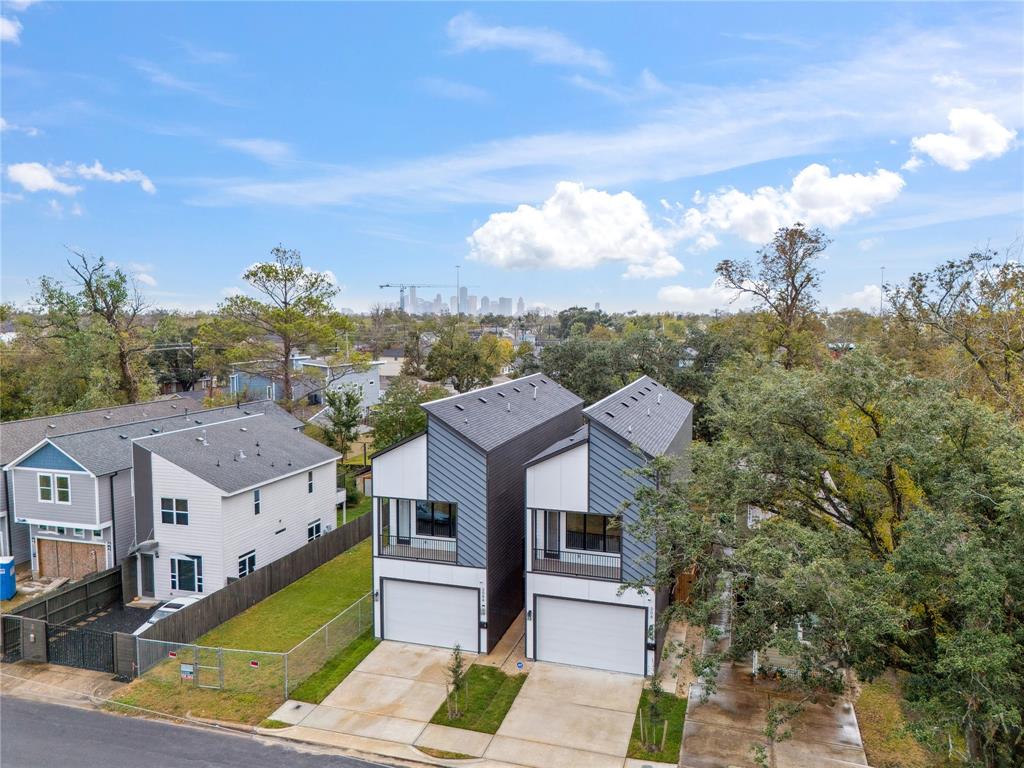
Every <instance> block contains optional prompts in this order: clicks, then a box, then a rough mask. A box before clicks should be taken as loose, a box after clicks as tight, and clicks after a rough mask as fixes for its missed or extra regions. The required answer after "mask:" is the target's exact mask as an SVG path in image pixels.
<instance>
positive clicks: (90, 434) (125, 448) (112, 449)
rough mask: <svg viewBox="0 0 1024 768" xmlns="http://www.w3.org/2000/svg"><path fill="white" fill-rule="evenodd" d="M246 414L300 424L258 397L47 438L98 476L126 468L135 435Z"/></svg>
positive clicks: (171, 429) (130, 462)
mask: <svg viewBox="0 0 1024 768" xmlns="http://www.w3.org/2000/svg"><path fill="white" fill-rule="evenodd" d="M250 414H266V415H267V417H268V419H273V420H274V421H275V422H277V423H280V424H283V425H284V426H285V427H286V428H288V429H295V428H297V427H301V426H302V422H301V421H299V420H298V419H296V418H295V417H294V416H292V415H291V414H290V413H288V412H287V411H285V410H284V409H283V408H281V407H280V406H278V405H276V404H275V403H272V402H270V401H269V400H261V401H259V402H258V403H245V404H244V405H243V406H242V407H236V406H234V405H229V406H224V407H221V408H209V409H207V410H205V411H190V412H189V414H188V416H185V414H184V413H182V414H180V415H176V416H165V417H164V418H161V419H149V420H147V421H137V422H134V423H132V424H120V425H118V426H115V427H102V428H100V429H90V430H85V431H82V432H74V433H72V434H70V435H59V436H57V437H51V438H50V442H51V443H53V444H54V445H56V446H57V447H58V448H60V449H61V450H62V451H64V453H66V454H68V456H70V457H71V458H72V459H74V460H75V461H76V462H78V463H79V464H81V465H82V466H83V467H85V468H86V469H87V470H89V471H90V472H92V473H93V474H94V475H96V476H97V477H98V476H100V475H107V474H110V473H111V472H117V471H120V470H124V469H128V468H129V467H130V466H131V465H132V440H133V439H135V438H138V437H144V436H146V435H152V434H156V433H158V432H173V431H177V430H182V429H189V428H191V427H196V426H200V425H205V424H213V423H216V422H221V421H226V420H229V419H238V418H243V417H245V416H247V415H250Z"/></svg>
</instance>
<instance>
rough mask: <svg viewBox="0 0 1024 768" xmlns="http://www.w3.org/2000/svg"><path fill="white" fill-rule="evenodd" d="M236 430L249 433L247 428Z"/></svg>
mask: <svg viewBox="0 0 1024 768" xmlns="http://www.w3.org/2000/svg"><path fill="white" fill-rule="evenodd" d="M238 429H239V431H241V432H248V431H249V428H248V427H239V428H238Z"/></svg>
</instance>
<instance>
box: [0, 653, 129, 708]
mask: <svg viewBox="0 0 1024 768" xmlns="http://www.w3.org/2000/svg"><path fill="white" fill-rule="evenodd" d="M123 686H124V683H120V682H118V681H116V680H114V679H113V675H111V674H110V673H109V672H93V671H92V670H88V669H77V668H75V667H62V666H58V665H56V664H37V663H34V662H31V661H19V662H16V663H14V664H0V694H2V695H4V696H18V697H20V698H23V699H37V700H40V701H50V702H52V701H54V700H59V701H61V702H62V703H65V704H68V705H70V706H76V707H92V706H94V703H93V702H94V701H95V700H101V699H109V698H110V697H111V696H113V695H114V693H115V692H117V691H118V690H119V689H120V688H121V687H123Z"/></svg>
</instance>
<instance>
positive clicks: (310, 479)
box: [306, 471, 313, 493]
mask: <svg viewBox="0 0 1024 768" xmlns="http://www.w3.org/2000/svg"><path fill="white" fill-rule="evenodd" d="M312 492H313V473H312V471H310V472H307V473H306V493H312Z"/></svg>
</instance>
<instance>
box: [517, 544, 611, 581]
mask: <svg viewBox="0 0 1024 768" xmlns="http://www.w3.org/2000/svg"><path fill="white" fill-rule="evenodd" d="M533 570H534V571H539V572H542V573H560V574H564V575H566V576H585V577H587V578H589V579H610V580H612V581H620V580H621V579H622V560H621V558H619V556H618V555H607V554H604V553H601V552H567V551H565V550H562V551H560V552H549V551H547V550H545V549H544V548H543V547H541V548H537V549H534V550H533Z"/></svg>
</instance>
